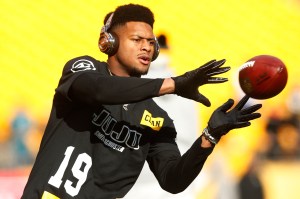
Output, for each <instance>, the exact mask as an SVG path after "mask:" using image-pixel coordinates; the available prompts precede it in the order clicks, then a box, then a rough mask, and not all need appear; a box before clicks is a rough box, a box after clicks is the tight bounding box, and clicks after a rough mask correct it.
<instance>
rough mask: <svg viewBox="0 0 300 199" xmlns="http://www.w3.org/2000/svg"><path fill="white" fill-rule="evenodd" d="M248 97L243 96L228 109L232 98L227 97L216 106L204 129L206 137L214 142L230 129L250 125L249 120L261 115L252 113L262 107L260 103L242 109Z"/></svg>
mask: <svg viewBox="0 0 300 199" xmlns="http://www.w3.org/2000/svg"><path fill="white" fill-rule="evenodd" d="M248 99H249V97H248V96H247V95H246V96H244V97H243V98H242V99H241V101H240V102H239V103H238V104H237V105H236V106H235V107H234V108H233V109H232V110H230V111H228V110H229V109H230V108H231V107H232V106H233V104H234V101H233V100H232V99H229V100H228V101H227V102H226V103H224V104H223V105H222V106H220V107H219V108H217V109H216V110H215V111H214V112H213V114H212V116H211V117H210V119H209V121H208V126H207V128H206V129H204V132H203V133H204V136H205V137H206V139H208V140H209V141H211V142H212V143H214V144H216V143H217V142H218V141H219V140H220V138H221V137H222V136H223V135H225V134H227V133H228V132H229V131H230V130H232V129H237V128H243V127H247V126H250V125H251V123H250V122H249V121H250V120H254V119H257V118H259V117H260V116H261V114H260V113H254V112H255V111H257V110H258V109H260V108H261V107H262V105H261V104H255V105H252V106H249V107H247V108H245V109H243V107H244V105H245V104H246V103H247V101H248Z"/></svg>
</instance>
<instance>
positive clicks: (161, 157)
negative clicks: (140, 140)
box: [147, 136, 213, 194]
mask: <svg viewBox="0 0 300 199" xmlns="http://www.w3.org/2000/svg"><path fill="white" fill-rule="evenodd" d="M162 145H165V143H161V146H155V147H163V146H162ZM164 147H165V146H164ZM212 151H213V147H212V148H202V147H201V136H200V137H199V138H198V139H197V140H196V141H195V142H194V144H193V145H192V147H191V148H190V149H189V150H188V151H187V152H186V153H185V154H183V155H182V156H180V154H179V153H178V150H172V149H171V148H170V150H166V151H162V152H160V153H158V154H155V155H153V156H152V157H150V158H149V159H147V161H148V163H149V166H150V169H151V170H152V172H153V173H154V175H155V177H156V178H157V180H158V182H159V184H160V186H161V187H162V188H163V189H164V190H166V191H168V192H170V193H173V194H176V193H179V192H182V191H184V190H185V189H186V188H187V187H188V186H189V185H190V184H191V183H192V182H193V180H194V179H195V178H196V177H197V176H198V174H199V173H200V171H201V170H202V167H203V165H204V163H205V161H206V159H207V157H208V156H209V155H210V154H211V153H212Z"/></svg>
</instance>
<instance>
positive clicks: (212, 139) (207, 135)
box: [202, 128, 219, 145]
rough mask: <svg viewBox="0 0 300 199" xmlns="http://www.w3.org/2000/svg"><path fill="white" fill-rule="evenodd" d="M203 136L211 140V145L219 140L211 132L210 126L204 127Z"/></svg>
mask: <svg viewBox="0 0 300 199" xmlns="http://www.w3.org/2000/svg"><path fill="white" fill-rule="evenodd" d="M202 136H203V137H204V138H205V140H207V141H209V142H210V143H211V145H216V144H217V143H218V141H219V140H218V139H216V138H215V137H213V136H212V135H211V134H210V132H209V130H208V128H205V129H203V132H202Z"/></svg>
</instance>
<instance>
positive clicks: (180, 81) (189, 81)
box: [172, 59, 230, 106]
mask: <svg viewBox="0 0 300 199" xmlns="http://www.w3.org/2000/svg"><path fill="white" fill-rule="evenodd" d="M225 61H226V60H225V59H222V60H220V61H216V60H211V61H209V62H207V63H206V64H204V65H203V66H200V67H199V68H197V69H195V70H192V71H189V72H186V73H185V74H183V75H181V76H177V77H172V79H173V80H174V82H175V92H174V93H175V94H177V95H179V96H181V97H184V98H188V99H191V100H195V101H197V102H200V103H202V104H203V105H205V106H210V101H209V99H207V98H206V97H205V96H204V95H202V94H201V93H199V91H198V88H199V86H202V85H204V84H215V83H223V82H226V81H228V79H227V78H222V77H212V76H214V75H218V74H222V73H225V72H227V71H229V70H230V67H223V68H221V66H222V65H223V64H224V63H225Z"/></svg>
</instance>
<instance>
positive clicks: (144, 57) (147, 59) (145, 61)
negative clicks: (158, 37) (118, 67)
mask: <svg viewBox="0 0 300 199" xmlns="http://www.w3.org/2000/svg"><path fill="white" fill-rule="evenodd" d="M138 59H139V61H140V62H141V63H142V64H143V65H149V64H150V62H151V59H150V57H149V56H147V55H141V56H139V57H138Z"/></svg>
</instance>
